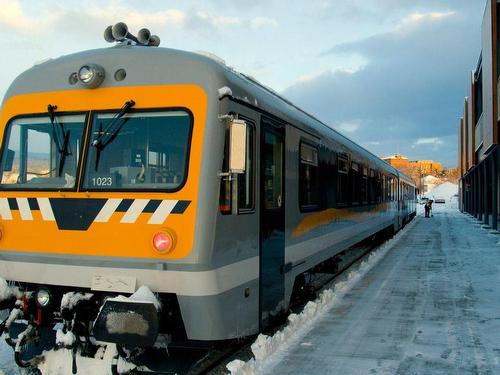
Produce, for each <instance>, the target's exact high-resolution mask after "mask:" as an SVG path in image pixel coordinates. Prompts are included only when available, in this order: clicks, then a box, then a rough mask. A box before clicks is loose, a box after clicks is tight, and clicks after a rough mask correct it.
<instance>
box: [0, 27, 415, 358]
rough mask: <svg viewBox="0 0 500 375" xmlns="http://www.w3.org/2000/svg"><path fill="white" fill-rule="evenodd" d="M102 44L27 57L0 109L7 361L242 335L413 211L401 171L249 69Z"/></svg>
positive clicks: (142, 43) (115, 35)
mask: <svg viewBox="0 0 500 375" xmlns="http://www.w3.org/2000/svg"><path fill="white" fill-rule="evenodd" d="M105 37H106V39H107V40H108V41H113V40H116V41H118V42H119V43H118V44H116V45H114V46H113V47H111V48H104V49H97V50H91V51H85V52H81V53H76V54H72V55H68V56H63V57H60V58H57V59H53V60H49V61H46V62H44V63H41V64H38V65H36V66H34V67H33V68H31V69H29V70H28V71H26V72H24V73H22V74H21V75H20V76H19V77H17V78H16V80H15V81H14V82H13V83H12V85H11V86H10V88H9V89H8V91H7V93H6V95H5V98H4V101H3V104H2V108H1V112H0V129H1V130H0V136H1V139H2V147H1V164H0V173H1V183H0V216H1V222H0V277H1V278H3V279H4V280H6V281H7V283H3V284H4V285H3V287H2V286H1V285H0V297H1V296H3V302H2V303H3V307H5V308H9V309H10V311H11V313H10V318H9V319H8V320H7V321H6V322H4V324H3V327H2V328H3V329H4V334H5V336H6V339H7V341H8V342H9V343H10V344H11V345H13V346H15V353H16V361H17V363H18V364H19V365H21V366H28V367H29V366H36V361H34V360H32V359H31V360H30V358H28V357H26V355H25V354H26V353H23V352H22V347H23V346H25V344H27V343H29V342H30V341H40V342H43V345H45V347H50V346H54V345H56V341H57V344H59V345H64V346H66V347H75V346H81V347H88V346H89V345H91V343H93V342H94V341H93V340H92V339H91V338H92V337H95V338H96V339H98V340H100V341H107V342H114V343H117V344H119V346H125V347H131V346H138V347H150V346H152V345H153V344H154V343H155V342H156V341H157V340H158V338H159V337H163V338H164V337H168V342H169V345H176V343H183V345H188V346H189V344H190V343H193V344H194V343H196V344H200V343H202V342H214V341H218V340H227V339H234V338H240V337H244V336H248V335H253V334H256V333H258V332H259V331H261V330H263V329H265V328H266V327H267V326H268V324H269V323H270V322H271V321H272V320H273V317H275V316H277V315H279V314H280V313H282V312H285V311H286V310H287V308H288V306H289V303H290V299H291V296H292V294H293V292H294V289H295V290H296V289H297V288H298V287H300V286H303V285H302V284H303V283H304V281H303V280H304V278H303V275H304V274H306V273H308V272H311V271H312V270H313V269H314V268H315V267H316V266H317V265H318V264H321V263H322V262H325V261H328V260H329V259H332V258H333V257H334V256H335V255H337V254H339V253H340V252H342V251H344V250H345V249H347V248H349V247H351V246H353V245H355V244H356V243H359V242H361V241H363V240H365V239H367V238H370V237H372V236H373V235H375V234H377V233H380V232H384V231H391V232H395V231H398V230H399V229H401V228H402V227H403V226H404V225H405V224H406V223H407V222H409V221H410V220H411V219H412V218H413V216H415V209H416V206H415V185H414V182H413V181H412V180H411V179H410V178H409V177H407V176H404V175H402V174H401V173H400V172H398V171H397V170H396V169H394V168H393V167H391V166H390V165H388V164H387V163H385V162H384V161H382V160H380V159H379V158H378V157H376V156H374V155H373V154H371V153H370V152H368V151H367V150H365V149H363V148H362V147H360V146H359V145H357V144H356V143H354V142H352V141H351V140H349V139H348V138H346V137H344V136H343V135H341V134H339V133H338V132H336V131H335V130H333V129H331V128H330V127H328V126H326V125H325V124H323V123H322V122H320V121H319V120H317V119H316V118H314V117H313V116H311V115H309V114H307V113H306V112H304V111H303V110H301V109H299V108H298V107H297V106H295V105H293V104H292V103H290V102H289V101H287V100H286V99H284V98H283V97H281V96H280V95H278V94H277V93H275V92H274V91H272V90H271V89H269V88H267V87H265V86H263V85H262V84H260V83H258V82H257V81H256V80H255V79H253V78H251V77H249V76H246V75H244V74H241V73H238V72H236V71H235V70H233V69H231V68H229V67H228V66H226V65H225V64H224V62H222V61H220V60H219V59H217V58H214V57H212V56H208V55H206V54H200V53H190V52H184V51H178V50H173V49H168V48H157V47H156V46H157V44H158V41H159V40H158V38H156V37H150V35H149V33H148V32H147V30H141V32H140V34H139V35H138V37H134V36H132V35H131V34H130V33H128V30H127V28H126V26H125V25H124V24H117V25H115V26H114V27H113V28H108V29H107V31H106V34H105ZM332 105H334V103H332ZM300 280H302V281H300ZM0 284H2V283H0ZM150 291H151V292H150ZM118 295H121V296H122V297H118V298H116V297H117V296H118ZM157 302H159V303H157ZM16 322H17V323H19V324H16ZM60 323H62V325H61V324H60ZM55 324H59V329H60V331H61V330H62V331H61V332H58V335H57V336H58V337H55V331H54V329H53V328H54V325H55ZM16 327H17V328H16ZM19 327H23V328H19ZM61 327H62V328H61ZM16 329H17V332H19V330H20V329H21V330H23V331H24V332H25V334H24V335H20V336H19V337H17V338H16V333H15V332H16ZM56 329H57V326H56ZM60 333H62V335H65V337H68V336H67V335H71V334H72V333H74V335H73V336H71V337H73V339H71V340H69V342H68V340H61V339H60V337H59V336H60ZM82 350H83V349H82Z"/></svg>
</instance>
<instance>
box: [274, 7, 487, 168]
mask: <svg viewBox="0 0 500 375" xmlns="http://www.w3.org/2000/svg"><path fill="white" fill-rule="evenodd" d="M384 3H385V2H384ZM398 4H399V2H398ZM448 5H450V3H449V2H448ZM431 9H432V8H431ZM449 9H450V8H448V9H440V10H436V11H434V10H427V11H419V12H415V11H412V12H409V13H407V14H406V15H405V16H404V17H402V18H400V19H399V22H397V23H396V24H395V26H394V27H393V29H392V30H391V31H389V32H384V33H380V34H377V35H373V36H370V37H367V38H364V39H360V40H357V41H353V42H349V43H341V44H337V45H334V46H332V47H331V48H329V49H327V50H326V51H325V52H323V53H322V54H320V55H319V56H318V59H322V60H332V61H334V60H335V59H336V58H337V57H338V56H340V55H352V56H361V57H362V58H364V59H365V61H366V63H365V65H364V66H362V67H361V68H360V69H358V70H355V71H354V72H346V71H339V70H337V71H334V70H330V71H328V70H322V71H319V72H318V73H317V74H316V75H315V74H311V75H310V76H309V77H306V78H308V79H304V77H301V79H299V80H297V82H296V83H295V84H293V85H292V86H290V87H289V88H288V89H286V90H284V92H283V94H284V95H285V96H286V97H288V98H289V99H290V100H292V101H294V102H295V103H297V104H298V105H299V106H302V107H304V109H305V110H307V111H308V112H310V113H313V114H315V115H316V116H317V117H318V118H320V119H322V120H323V121H325V122H326V123H329V124H333V127H336V126H335V124H342V123H346V124H349V123H355V124H363V127H362V131H353V132H352V135H351V134H350V137H351V138H352V139H353V140H354V141H356V142H358V143H361V144H367V145H368V143H367V142H378V144H375V143H371V144H369V146H370V147H369V148H370V150H371V151H372V152H375V153H377V154H379V155H384V154H394V153H395V152H399V153H403V154H405V153H408V155H407V156H408V157H410V158H412V159H431V158H434V159H436V160H437V161H441V162H443V163H444V164H446V165H454V164H456V159H457V157H456V149H457V147H455V145H456V137H457V135H456V129H457V121H458V118H459V117H460V115H461V110H462V103H463V98H464V96H465V95H466V94H467V89H468V85H469V82H468V79H469V73H468V72H470V70H471V69H472V68H473V67H474V66H475V64H476V62H477V59H478V56H479V52H480V45H479V44H480V27H481V16H482V12H483V5H482V4H476V7H475V8H474V9H475V13H471V12H470V4H467V5H463V6H462V8H460V7H454V8H453V10H452V11H450V10H449ZM351 129H352V128H351ZM356 130H358V129H356ZM344 131H348V130H344ZM433 138H436V139H437V141H440V142H442V143H440V144H438V143H436V142H434V143H432V144H431V143H427V144H426V143H419V144H418V145H419V146H420V147H413V148H412V146H415V145H414V143H416V142H417V141H418V140H419V139H420V140H426V139H433ZM421 142H422V141H421ZM424 142H425V141H424ZM448 142H449V143H448ZM453 142H455V143H453ZM425 146H427V147H425ZM423 153H425V154H423Z"/></svg>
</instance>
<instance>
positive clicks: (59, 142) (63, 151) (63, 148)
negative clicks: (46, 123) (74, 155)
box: [47, 104, 71, 177]
mask: <svg viewBox="0 0 500 375" xmlns="http://www.w3.org/2000/svg"><path fill="white" fill-rule="evenodd" d="M56 109H57V106H55V105H51V104H49V105H48V106H47V111H48V112H49V118H50V123H51V124H52V138H54V143H55V144H56V148H57V152H58V153H59V155H60V157H59V168H58V173H57V175H58V176H59V177H60V176H61V173H62V171H63V169H64V162H65V160H66V156H68V155H70V154H71V153H70V152H69V151H68V145H69V135H70V130H69V129H68V130H65V129H64V125H63V124H62V123H60V122H59V121H57V118H56V116H55V110H56ZM56 123H57V124H58V125H59V128H60V133H61V134H62V139H59V135H58V134H57V126H56Z"/></svg>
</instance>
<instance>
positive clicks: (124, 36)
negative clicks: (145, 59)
mask: <svg viewBox="0 0 500 375" xmlns="http://www.w3.org/2000/svg"><path fill="white" fill-rule="evenodd" d="M104 40H105V41H106V42H109V43H113V42H126V41H132V42H134V43H135V44H137V45H140V46H152V47H158V46H159V45H160V37H159V36H157V35H151V32H150V31H149V30H148V29H140V30H139V32H138V33H137V36H135V35H133V34H131V33H129V31H128V26H127V25H126V24H125V23H123V22H118V23H117V24H115V25H109V26H108V27H106V30H104Z"/></svg>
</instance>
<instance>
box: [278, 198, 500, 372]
mask: <svg viewBox="0 0 500 375" xmlns="http://www.w3.org/2000/svg"><path fill="white" fill-rule="evenodd" d="M499 239H500V237H499V236H498V235H495V234H489V233H488V230H487V229H485V228H481V225H480V224H477V223H476V222H475V220H474V219H472V218H470V217H468V216H466V215H465V214H462V213H460V212H458V211H456V210H449V209H446V208H444V207H439V206H438V207H435V209H434V217H432V218H424V217H422V216H418V217H417V218H416V222H415V223H414V224H413V225H412V226H411V228H410V230H407V231H406V233H404V234H402V235H401V236H400V238H399V239H398V240H397V243H395V245H394V246H393V247H392V248H391V250H389V251H388V252H387V253H386V255H385V257H384V258H383V259H382V260H381V261H380V262H379V263H378V264H377V265H376V266H375V267H373V268H372V269H371V270H370V271H369V272H368V273H367V274H366V275H365V276H364V277H363V279H362V280H361V281H360V282H358V283H357V284H356V285H355V286H354V287H353V288H352V289H351V290H350V291H349V292H348V293H347V294H346V295H345V296H344V298H343V299H342V301H341V303H340V304H338V305H337V306H335V307H334V308H332V309H331V310H330V311H328V313H327V314H326V316H324V317H323V318H321V319H319V320H318V322H316V323H315V324H314V325H313V328H312V329H311V330H310V331H309V333H307V334H306V335H305V336H303V337H301V338H300V340H299V341H298V342H297V343H296V344H294V345H291V346H290V347H289V348H287V349H285V350H283V351H281V350H280V351H281V353H280V357H282V358H281V360H280V361H279V363H278V364H277V365H275V366H273V368H272V370H271V371H270V373H272V374H274V375H284V374H310V375H312V374H452V373H454V374H469V373H470V374H483V373H484V374H498V373H500V246H499V245H498V244H497V243H498V241H499Z"/></svg>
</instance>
